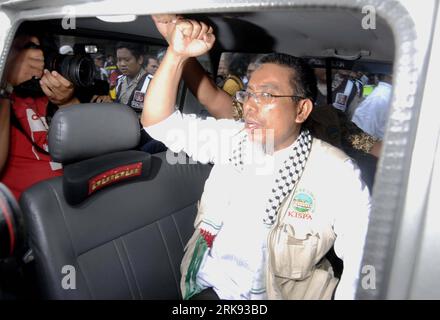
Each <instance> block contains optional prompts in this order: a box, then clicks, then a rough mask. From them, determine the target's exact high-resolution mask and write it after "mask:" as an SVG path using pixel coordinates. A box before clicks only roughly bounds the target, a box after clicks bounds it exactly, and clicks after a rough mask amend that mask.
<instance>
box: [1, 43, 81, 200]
mask: <svg viewBox="0 0 440 320" xmlns="http://www.w3.org/2000/svg"><path fill="white" fill-rule="evenodd" d="M29 43H33V44H35V45H37V46H38V45H40V42H39V39H38V38H37V37H35V36H30V35H26V34H20V35H18V36H16V38H15V39H14V42H13V44H12V48H11V51H10V54H9V56H8V61H7V62H6V66H5V76H4V82H3V83H4V84H3V85H2V86H1V87H2V88H3V90H2V91H1V93H2V94H1V95H0V125H1V127H0V142H1V144H2V145H1V147H0V182H2V183H4V184H5V185H6V186H7V187H8V188H9V189H10V190H11V191H12V193H13V194H14V196H15V197H16V198H17V199H18V198H19V197H20V195H21V193H22V192H23V191H24V190H25V189H27V188H29V187H30V186H32V185H33V184H35V183H37V182H40V181H42V180H45V179H48V178H51V177H56V176H59V175H61V174H62V167H61V164H59V163H55V162H53V161H52V160H51V158H50V155H49V153H48V145H47V133H48V129H49V125H48V121H47V115H48V106H49V105H50V104H53V105H55V106H57V107H64V106H67V105H70V104H73V103H79V101H78V99H76V98H75V97H74V86H73V84H72V83H71V82H70V81H68V80H67V79H65V78H64V77H63V76H61V75H60V74H59V73H57V72H56V71H52V72H50V71H48V70H45V69H44V56H43V51H42V50H41V49H38V48H28V47H27V45H28V44H29ZM32 78H37V79H40V80H39V84H40V86H41V89H42V91H43V92H44V95H43V94H40V95H36V96H30V97H26V96H23V95H20V94H18V92H16V89H14V92H12V93H10V89H9V90H7V89H6V88H12V87H14V88H16V86H18V85H20V84H22V83H25V82H26V81H28V80H30V79H32ZM8 142H9V143H8Z"/></svg>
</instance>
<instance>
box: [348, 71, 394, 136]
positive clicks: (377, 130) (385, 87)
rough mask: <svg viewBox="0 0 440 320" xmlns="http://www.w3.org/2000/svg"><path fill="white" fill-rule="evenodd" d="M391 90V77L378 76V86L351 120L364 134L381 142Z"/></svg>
mask: <svg viewBox="0 0 440 320" xmlns="http://www.w3.org/2000/svg"><path fill="white" fill-rule="evenodd" d="M391 90H392V85H391V77H390V76H387V75H379V84H378V85H377V87H376V88H375V89H374V90H373V92H372V93H371V94H370V95H369V96H368V97H367V98H366V99H365V100H364V101H362V102H361V104H360V105H359V106H358V107H357V109H356V111H355V112H354V115H353V118H352V120H351V121H353V122H354V123H355V124H356V125H357V126H358V127H359V128H361V129H362V130H363V131H364V132H366V133H368V134H369V135H371V136H373V137H375V138H378V139H379V140H383V136H384V133H385V126H386V121H387V119H388V110H389V106H390V103H391Z"/></svg>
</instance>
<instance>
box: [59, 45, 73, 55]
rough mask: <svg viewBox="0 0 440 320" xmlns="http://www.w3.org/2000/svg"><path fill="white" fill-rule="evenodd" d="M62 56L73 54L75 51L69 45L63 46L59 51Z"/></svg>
mask: <svg viewBox="0 0 440 320" xmlns="http://www.w3.org/2000/svg"><path fill="white" fill-rule="evenodd" d="M59 52H60V54H73V49H72V47H71V46H69V45H65V46H62V47H61V48H60V50H59Z"/></svg>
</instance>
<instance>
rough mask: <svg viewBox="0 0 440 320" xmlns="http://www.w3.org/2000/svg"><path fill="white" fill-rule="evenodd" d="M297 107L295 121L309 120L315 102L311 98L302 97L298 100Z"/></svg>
mask: <svg viewBox="0 0 440 320" xmlns="http://www.w3.org/2000/svg"><path fill="white" fill-rule="evenodd" d="M297 108H298V109H297V110H298V112H297V114H296V119H295V122H296V123H303V122H304V121H306V120H307V118H308V117H309V115H310V113H311V112H312V110H313V102H312V100H310V99H302V100H300V101H299V102H298V106H297Z"/></svg>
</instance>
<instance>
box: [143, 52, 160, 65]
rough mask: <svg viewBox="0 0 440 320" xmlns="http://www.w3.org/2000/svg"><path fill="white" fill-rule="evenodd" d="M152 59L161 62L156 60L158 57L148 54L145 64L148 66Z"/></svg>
mask: <svg viewBox="0 0 440 320" xmlns="http://www.w3.org/2000/svg"><path fill="white" fill-rule="evenodd" d="M150 59H153V60H156V62H159V60H158V59H157V58H156V56H153V55H152V54H147V55H146V56H145V64H146V65H148V63H149V62H150Z"/></svg>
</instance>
